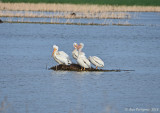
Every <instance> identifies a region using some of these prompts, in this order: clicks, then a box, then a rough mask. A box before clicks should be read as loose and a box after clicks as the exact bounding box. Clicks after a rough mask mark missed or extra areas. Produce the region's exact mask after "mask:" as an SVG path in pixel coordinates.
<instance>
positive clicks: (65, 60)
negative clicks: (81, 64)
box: [52, 45, 72, 65]
mask: <svg viewBox="0 0 160 113" xmlns="http://www.w3.org/2000/svg"><path fill="white" fill-rule="evenodd" d="M53 49H54V51H53V53H52V56H53V58H54V59H55V61H56V62H57V63H59V64H65V65H69V64H71V63H72V62H71V60H70V59H69V56H68V55H67V54H66V53H65V52H64V51H58V46H56V45H53Z"/></svg>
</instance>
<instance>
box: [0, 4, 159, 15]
mask: <svg viewBox="0 0 160 113" xmlns="http://www.w3.org/2000/svg"><path fill="white" fill-rule="evenodd" d="M0 10H17V11H19V10H22V11H53V12H56V11H62V12H68V11H69V12H83V13H85V12H92V13H94V12H96V13H97V12H107V11H116V12H122V11H134V12H160V7H159V6H111V5H87V4H86V5H74V4H45V3H37V4H34V3H0Z"/></svg>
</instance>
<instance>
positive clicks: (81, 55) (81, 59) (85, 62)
mask: <svg viewBox="0 0 160 113" xmlns="http://www.w3.org/2000/svg"><path fill="white" fill-rule="evenodd" d="M83 47H84V44H83V43H80V44H79V46H78V58H77V63H78V64H79V65H80V66H82V67H83V68H84V70H85V68H91V63H90V62H89V60H88V59H87V57H86V56H85V53H84V52H82V49H83Z"/></svg>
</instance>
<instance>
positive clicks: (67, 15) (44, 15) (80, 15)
mask: <svg viewBox="0 0 160 113" xmlns="http://www.w3.org/2000/svg"><path fill="white" fill-rule="evenodd" d="M0 17H30V18H98V19H124V18H125V19H129V18H131V15H130V14H129V13H127V12H103V13H90V12H87V13H80V12H78V13H76V16H73V15H71V13H68V12H63V13H60V12H56V13H50V14H47V13H45V12H34V13H33V12H32V11H14V12H13V11H0Z"/></svg>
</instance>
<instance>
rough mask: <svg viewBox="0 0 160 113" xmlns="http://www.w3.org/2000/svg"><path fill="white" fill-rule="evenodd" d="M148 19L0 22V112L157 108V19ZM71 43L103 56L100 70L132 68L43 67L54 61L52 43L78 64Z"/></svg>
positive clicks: (107, 112) (124, 112) (136, 112)
mask: <svg viewBox="0 0 160 113" xmlns="http://www.w3.org/2000/svg"><path fill="white" fill-rule="evenodd" d="M156 18H157V17H156ZM142 19H144V18H142ZM152 19H153V17H152V18H151V19H150V20H146V21H147V22H146V21H145V20H142V21H145V22H146V23H147V24H145V25H144V26H112V25H110V26H83V25H81V26H79V25H54V24H18V23H16V24H10V23H3V24H0V103H2V104H1V106H0V112H2V113H4V112H5V113H115V112H116V113H128V112H132V113H142V112H145V113H150V111H148V110H151V109H152V108H156V110H155V109H152V110H151V113H160V21H156V22H155V21H154V19H153V21H151V20H152ZM159 20H160V18H159ZM145 22H144V23H145ZM152 22H153V23H152ZM74 42H77V43H80V42H83V43H84V45H85V46H84V49H83V51H84V52H85V53H86V56H93V55H95V56H99V57H100V58H101V59H103V60H104V63H105V67H104V69H131V70H135V71H128V72H125V71H122V72H63V71H57V72H56V71H52V70H47V68H49V67H51V66H54V65H56V64H57V63H56V62H55V61H54V59H53V58H52V57H51V54H52V52H53V48H52V46H53V45H54V44H56V45H58V46H59V50H63V51H65V52H66V53H68V54H69V55H70V58H71V60H72V61H73V62H75V63H76V61H75V60H74V59H73V58H72V56H71V53H72V51H73V43H74ZM158 108H159V109H158ZM142 110H146V111H142Z"/></svg>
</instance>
